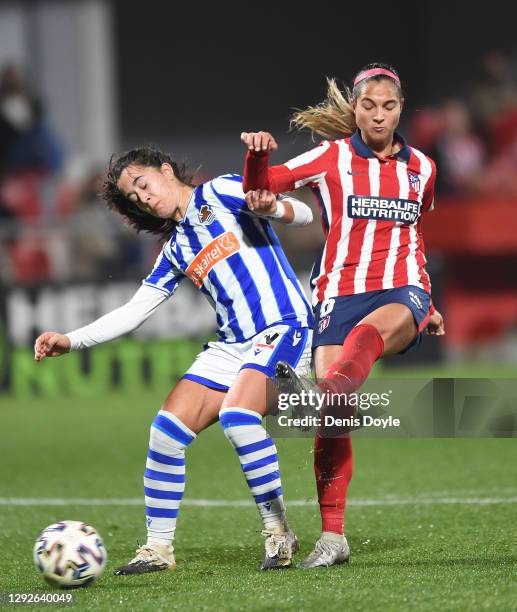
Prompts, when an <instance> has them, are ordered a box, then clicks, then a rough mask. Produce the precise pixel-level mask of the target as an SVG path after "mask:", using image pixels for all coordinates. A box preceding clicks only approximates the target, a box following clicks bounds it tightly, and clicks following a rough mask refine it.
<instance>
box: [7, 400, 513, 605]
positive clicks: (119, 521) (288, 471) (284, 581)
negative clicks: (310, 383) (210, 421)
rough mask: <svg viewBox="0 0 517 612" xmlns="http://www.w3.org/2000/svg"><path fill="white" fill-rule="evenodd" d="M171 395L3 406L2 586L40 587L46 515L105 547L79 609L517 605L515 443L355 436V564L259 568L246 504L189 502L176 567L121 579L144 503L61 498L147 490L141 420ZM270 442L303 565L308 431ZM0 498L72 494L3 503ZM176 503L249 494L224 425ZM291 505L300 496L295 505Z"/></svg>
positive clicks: (312, 531) (307, 531) (205, 436)
mask: <svg viewBox="0 0 517 612" xmlns="http://www.w3.org/2000/svg"><path fill="white" fill-rule="evenodd" d="M164 395H165V389H160V390H155V391H149V392H140V393H132V394H127V395H125V394H122V393H113V394H111V395H106V396H103V397H99V398H94V399H71V398H66V397H63V398H60V399H59V400H48V399H47V400H43V399H24V400H16V401H15V400H13V399H9V398H8V397H5V398H3V399H1V400H0V443H1V449H2V453H1V457H2V460H1V462H0V502H1V503H0V526H1V527H0V544H1V547H0V550H1V556H0V591H3V592H33V591H38V590H47V589H49V588H50V587H47V586H46V585H45V583H44V582H43V581H42V579H41V577H40V575H39V573H38V572H37V570H36V569H35V567H34V566H33V562H32V546H33V542H34V540H35V539H36V537H37V536H38V534H39V532H40V531H41V529H43V528H44V527H45V526H46V525H48V524H50V523H52V522H55V521H57V520H61V519H75V520H82V521H86V522H89V523H91V524H93V525H94V526H95V527H96V528H97V529H98V530H99V532H100V533H101V535H102V537H103V539H104V541H105V544H106V547H107V550H108V556H109V558H108V564H107V567H106V570H105V573H104V575H103V576H102V577H101V579H100V580H99V581H98V582H97V583H95V584H94V585H92V586H91V587H89V588H86V589H79V590H77V591H75V592H74V593H75V597H76V601H77V606H76V609H80V610H118V609H124V610H153V611H156V610H215V609H220V610H225V611H226V610H268V609H274V610H318V609H319V610H344V609H349V610H368V611H371V610H382V611H386V610H396V611H398V610H419V611H424V610H482V609H486V610H516V609H517V520H516V518H517V511H516V510H517V503H516V500H517V461H516V459H517V452H516V451H517V447H516V440H515V439H498V440H494V439H478V440H475V439H456V440H454V439H453V440H446V439H442V440H438V439H436V440H432V439H428V440H379V439H361V440H357V441H356V444H355V457H356V470H355V474H354V479H353V481H352V485H351V487H350V491H349V501H350V504H349V508H348V513H347V534H348V537H349V541H350V544H351V549H352V558H351V562H350V564H347V565H343V566H337V567H333V568H330V569H328V570H313V571H302V570H297V569H294V568H293V569H289V570H283V571H278V572H260V571H259V570H258V567H259V564H260V561H261V558H262V554H263V542H262V538H261V536H260V523H259V519H258V513H257V511H256V509H255V508H254V507H253V506H252V505H250V506H237V507H232V506H226V507H217V506H215V507H206V506H196V505H189V504H188V503H185V505H184V506H182V508H181V510H180V515H179V522H178V528H177V539H176V543H175V547H176V555H177V562H178V569H177V571H175V572H170V573H169V572H168V573H158V574H152V575H147V576H145V575H144V576H134V577H117V576H114V575H113V569H114V567H116V566H117V565H119V564H122V563H124V562H126V561H127V560H128V559H129V558H130V557H131V556H132V554H133V552H134V549H135V548H136V546H137V542H138V541H140V542H142V541H145V526H144V522H145V518H144V506H143V500H142V504H141V505H129V504H127V503H126V504H124V503H121V504H120V505H100V504H99V505H88V504H83V505H73V504H70V503H67V502H66V500H67V499H70V498H82V499H87V500H94V499H95V500H106V499H110V498H112V499H128V498H129V499H130V500H131V499H136V498H139V497H140V496H141V494H142V472H143V467H144V461H145V455H146V450H147V439H148V429H149V424H150V422H151V420H152V418H153V415H154V413H155V411H156V410H157V409H158V408H159V405H160V402H161V399H162V398H163V397H164ZM278 447H279V453H280V461H281V469H282V474H283V483H284V492H285V498H286V502H287V505H288V517H289V519H290V522H291V525H292V527H293V528H294V530H295V531H296V533H297V534H298V537H299V539H300V544H301V552H300V553H298V559H301V557H302V555H303V554H305V553H307V552H309V551H310V549H311V546H312V544H313V542H314V540H315V538H316V537H317V536H318V532H319V526H320V525H319V515H318V511H317V507H316V505H314V484H313V475H312V455H311V440H308V439H299V440H292V439H291V440H279V441H278ZM7 498H17V499H18V500H25V501H27V500H29V499H37V500H41V499H42V498H51V499H61V500H65V501H64V502H63V503H64V505H61V506H56V505H36V504H31V503H29V504H28V505H12V504H11V505H10V504H9V503H8V500H7ZM185 499H186V500H196V499H198V500H199V499H208V500H226V501H233V500H247V499H249V493H248V490H247V487H246V484H245V481H244V477H243V476H242V473H241V472H240V468H239V465H238V461H237V458H236V456H235V455H234V451H233V450H232V449H231V447H230V445H229V444H228V442H227V441H226V439H225V438H224V436H223V434H222V431H221V430H220V429H219V427H218V426H214V427H213V428H211V430H209V431H206V432H204V433H202V434H201V435H200V436H199V438H198V440H196V441H195V443H194V444H193V445H192V447H191V449H190V450H189V452H188V455H187V488H186V495H185ZM303 500H306V501H307V502H309V503H307V504H305V505H303V504H302V502H303ZM290 501H293V502H294V501H296V502H298V503H296V504H295V503H293V505H292V506H291V507H290V508H289V502H290ZM311 502H312V503H311ZM12 607H13V608H14V607H15V606H12ZM47 607H50V608H51V609H57V608H58V606H55V605H50V606H47ZM24 608H25V609H30V608H29V607H28V606H24ZM63 609H67V608H63Z"/></svg>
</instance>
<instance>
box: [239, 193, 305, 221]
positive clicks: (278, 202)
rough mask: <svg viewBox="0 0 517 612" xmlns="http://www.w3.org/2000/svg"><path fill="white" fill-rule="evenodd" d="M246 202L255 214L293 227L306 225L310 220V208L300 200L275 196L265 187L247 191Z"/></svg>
mask: <svg viewBox="0 0 517 612" xmlns="http://www.w3.org/2000/svg"><path fill="white" fill-rule="evenodd" d="M245 200H246V204H247V206H248V208H249V210H251V211H252V212H254V213H255V214H256V215H260V216H264V217H269V218H271V219H275V220H276V221H280V223H286V224H289V225H292V226H294V227H302V226H304V225H308V224H309V223H311V221H312V210H311V209H310V208H309V207H308V206H307V204H305V203H304V202H301V201H300V200H297V199H296V198H290V197H286V196H282V197H279V198H277V196H276V195H275V194H274V193H273V192H271V191H268V190H267V189H257V190H252V191H248V193H247V194H246V197H245Z"/></svg>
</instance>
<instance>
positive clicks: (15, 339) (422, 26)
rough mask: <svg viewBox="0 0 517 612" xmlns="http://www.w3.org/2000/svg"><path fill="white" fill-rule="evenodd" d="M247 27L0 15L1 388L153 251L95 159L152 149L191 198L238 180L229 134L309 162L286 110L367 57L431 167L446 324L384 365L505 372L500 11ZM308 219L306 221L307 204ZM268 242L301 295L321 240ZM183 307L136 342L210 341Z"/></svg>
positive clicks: (160, 15) (41, 13)
mask: <svg viewBox="0 0 517 612" xmlns="http://www.w3.org/2000/svg"><path fill="white" fill-rule="evenodd" d="M496 4H497V3H496ZM402 6H403V5H401V7H402ZM266 7H267V8H266ZM264 10H269V11H271V12H270V15H269V17H268V19H265V18H264V17H263V16H262V17H260V16H259V15H257V14H254V10H253V9H251V8H250V9H249V10H248V9H246V11H245V12H244V11H243V10H242V9H240V8H239V5H238V4H237V3H232V2H230V3H225V4H223V5H222V6H215V5H214V6H212V5H209V6H206V7H203V9H202V10H201V11H200V13H199V14H197V15H195V16H194V15H193V14H192V8H191V7H190V6H187V5H177V4H176V3H175V4H174V5H173V4H169V3H166V2H154V3H151V4H150V6H149V7H146V8H145V10H143V9H142V7H141V6H140V5H139V4H138V3H131V2H122V1H120V2H103V1H101V0H96V1H93V0H92V1H83V2H55V1H39V2H3V3H1V4H0V219H1V226H0V227H1V229H0V283H1V286H2V291H1V296H2V297H1V301H0V304H1V305H0V308H1V313H2V321H3V322H4V331H5V333H4V334H3V339H2V344H3V345H4V349H7V346H9V347H10V350H4V351H3V353H4V358H3V360H2V362H1V366H2V370H1V371H0V380H1V381H2V384H3V387H4V388H7V387H9V386H10V376H11V370H12V367H10V364H11V365H12V360H13V359H16V357H15V356H16V355H17V354H18V350H19V349H23V348H24V347H30V346H31V344H32V341H33V338H34V336H35V334H36V333H38V332H39V331H41V330H43V329H54V328H56V329H59V330H68V329H71V328H75V327H77V326H80V325H82V324H84V323H85V322H87V321H89V320H91V319H92V318H93V317H95V316H97V315H98V314H100V313H102V312H104V311H106V310H108V309H111V308H113V307H115V306H116V305H118V304H120V303H121V302H123V301H124V300H125V299H126V298H127V297H128V296H129V295H131V293H132V292H133V290H134V289H135V288H136V286H137V284H138V282H139V280H140V278H142V277H143V276H144V275H145V274H146V273H147V271H148V270H149V268H150V265H151V264H152V262H153V260H154V256H155V254H156V252H157V250H158V248H159V245H158V244H157V243H156V240H155V239H153V238H149V237H146V236H139V237H136V236H135V235H133V234H132V233H131V232H130V231H129V230H127V229H126V228H125V227H124V226H123V225H122V224H121V223H120V221H119V219H117V218H116V217H115V215H114V214H113V213H111V212H109V211H107V210H105V207H104V206H103V205H102V203H101V202H99V199H98V197H97V195H96V193H97V191H98V187H99V181H100V180H101V178H102V173H103V170H104V168H105V166H106V163H107V160H108V159H109V156H110V155H111V153H112V152H114V151H120V150H124V149H127V148H129V147H131V146H133V145H137V144H143V143H154V144H156V145H158V146H161V147H163V148H166V149H167V150H169V151H171V152H172V153H173V154H174V155H175V156H176V157H177V158H178V159H185V160H186V161H187V162H188V163H189V164H190V166H191V167H192V168H193V169H196V168H198V172H197V178H198V180H199V181H202V180H204V179H206V178H209V177H211V176H213V175H216V174H217V173H222V172H228V171H232V172H241V170H242V165H243V157H244V151H243V148H242V147H241V145H240V142H239V133H240V131H241V130H253V129H268V130H270V131H272V132H273V133H274V134H275V135H276V136H277V137H278V139H279V141H280V144H281V148H280V152H279V153H278V154H277V156H276V161H278V162H279V161H281V160H284V159H288V158H289V157H290V156H292V155H295V154H297V153H298V152H301V151H303V150H304V149H306V147H307V146H308V144H309V137H308V136H307V135H303V134H298V135H295V134H293V133H289V132H288V122H289V117H290V114H291V113H292V109H293V108H295V107H304V106H306V105H308V104H313V103H315V102H318V101H319V100H321V99H322V97H323V96H324V93H325V76H326V75H330V76H336V77H338V78H339V79H341V80H342V81H343V82H345V83H348V82H350V79H351V78H352V76H353V74H354V73H355V71H356V70H357V69H358V68H359V67H361V66H362V65H364V64H365V63H367V62H369V61H372V60H376V59H381V60H384V61H388V62H390V63H393V64H394V65H395V66H397V67H398V68H399V70H400V73H401V76H402V79H403V83H404V84H405V92H406V99H407V103H406V109H405V113H404V115H403V125H402V132H403V133H404V134H405V135H406V137H408V138H409V141H410V142H411V143H412V144H413V145H415V146H417V147H419V148H421V149H423V150H424V151H425V152H426V153H428V154H430V155H432V156H433V157H434V158H435V159H436V161H437V163H438V168H439V173H438V195H437V207H436V211H435V212H434V213H433V214H431V215H428V218H426V219H425V222H424V237H425V239H426V246H427V251H428V259H429V260H430V264H429V266H430V270H431V273H432V280H433V293H434V300H435V303H436V304H437V305H438V307H439V308H440V310H442V311H443V313H444V315H445V318H446V326H447V336H446V337H445V338H444V340H443V342H442V341H440V342H438V341H428V342H426V343H425V344H424V347H423V349H422V350H420V351H418V352H415V353H414V354H410V356H409V357H408V358H406V359H405V360H404V359H400V360H399V359H396V360H392V362H391V366H392V367H395V366H397V365H408V364H410V365H413V366H414V365H416V364H419V363H422V362H426V363H435V364H445V365H447V364H450V363H455V364H461V363H466V364H471V363H474V362H477V363H478V364H479V363H485V364H488V365H491V366H497V365H499V364H509V363H510V364H512V363H517V274H516V272H515V271H516V270H517V232H516V231H515V227H516V225H517V173H516V171H515V169H516V167H517V45H516V44H515V42H514V36H513V25H512V22H513V20H512V19H511V18H510V16H509V15H508V10H509V8H508V7H507V8H506V9H505V10H506V13H505V14H506V16H507V18H505V19H503V18H501V19H500V20H498V22H497V27H494V28H487V27H486V23H485V19H484V18H485V15H484V13H483V11H481V10H479V11H478V12H477V13H476V11H475V10H474V9H473V10H471V11H469V15H468V18H466V17H465V15H464V12H463V9H462V8H461V6H458V7H455V6H448V5H447V4H446V3H437V4H433V6H432V7H427V6H425V5H423V4H422V5H419V6H417V7H415V6H414V5H411V10H404V9H403V8H401V9H400V10H398V9H397V11H394V12H387V13H386V12H382V13H379V15H373V14H372V16H371V18H370V17H365V16H364V15H362V12H361V7H350V6H346V7H338V6H337V5H336V4H335V3H332V2H322V3H319V4H318V13H317V17H316V16H315V20H312V19H310V18H309V15H308V14H307V13H306V12H305V11H304V10H302V9H301V5H296V7H295V5H294V4H293V3H280V4H278V5H275V4H273V3H269V4H266V5H265V9H264ZM493 14H496V11H495V9H494V11H493ZM464 35H465V36H466V38H462V40H463V41H464V42H462V44H458V41H459V40H460V38H461V37H463V36H464ZM307 202H309V203H310V204H311V205H313V206H314V204H313V202H312V198H311V196H310V194H308V195H307ZM281 234H282V240H283V242H284V244H285V245H286V249H287V251H288V253H289V255H290V258H291V261H292V262H293V263H294V266H295V267H296V269H297V271H298V272H299V273H300V275H302V276H303V277H305V278H306V277H307V276H308V273H309V271H310V267H311V264H312V262H313V260H314V258H315V256H316V254H317V253H318V251H319V249H320V248H321V244H322V233H321V229H320V225H319V222H318V221H315V222H314V223H313V224H312V225H311V226H310V227H309V228H307V229H304V230H301V231H296V232H285V231H284V232H281ZM189 289H190V288H186V287H185V288H183V289H182V291H181V292H179V294H178V295H177V296H176V297H175V298H174V300H172V303H171V304H169V305H167V306H166V307H165V308H164V309H162V310H163V312H161V313H160V314H159V315H157V316H156V317H154V319H151V321H149V322H148V323H147V324H146V325H144V326H143V328H142V329H141V330H140V331H139V332H138V333H137V334H135V336H136V337H137V338H141V339H143V338H145V339H155V338H162V339H164V338H169V337H170V338H185V337H187V338H188V337H200V336H201V337H206V336H207V335H209V334H210V333H211V332H212V330H213V328H212V317H211V315H209V314H208V306H207V305H205V304H204V301H203V300H202V299H201V298H198V297H197V296H196V295H195V294H194V291H193V290H192V291H189ZM185 312H188V313H189V316H188V317H185V316H184V313H185ZM12 349H14V352H13V350H12ZM22 352H23V350H22ZM187 361H188V359H187ZM25 371H26V373H27V374H28V372H27V368H25ZM35 384H37V383H35Z"/></svg>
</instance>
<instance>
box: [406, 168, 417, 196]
mask: <svg viewBox="0 0 517 612" xmlns="http://www.w3.org/2000/svg"><path fill="white" fill-rule="evenodd" d="M407 175H408V178H409V183H410V185H411V189H413V191H416V192H417V193H418V192H419V191H420V176H419V175H418V174H417V173H416V172H411V171H410V170H408V173H407Z"/></svg>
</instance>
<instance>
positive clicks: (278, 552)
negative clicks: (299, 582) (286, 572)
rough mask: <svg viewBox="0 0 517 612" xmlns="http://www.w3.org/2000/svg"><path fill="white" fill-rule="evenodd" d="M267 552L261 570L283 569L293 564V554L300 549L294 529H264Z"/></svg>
mask: <svg viewBox="0 0 517 612" xmlns="http://www.w3.org/2000/svg"><path fill="white" fill-rule="evenodd" d="M262 535H263V536H265V538H266V542H265V548H266V554H265V555H264V561H262V565H261V566H260V569H261V570H270V569H282V568H284V567H290V566H291V565H292V564H293V555H294V553H295V552H296V551H297V550H298V548H299V546H298V539H297V537H296V536H295V535H294V532H293V531H292V529H289V530H288V531H285V532H278V531H275V530H274V529H263V530H262Z"/></svg>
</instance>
